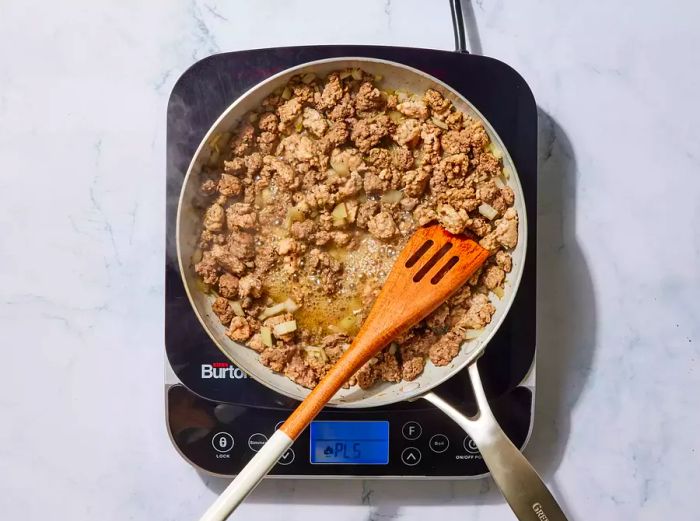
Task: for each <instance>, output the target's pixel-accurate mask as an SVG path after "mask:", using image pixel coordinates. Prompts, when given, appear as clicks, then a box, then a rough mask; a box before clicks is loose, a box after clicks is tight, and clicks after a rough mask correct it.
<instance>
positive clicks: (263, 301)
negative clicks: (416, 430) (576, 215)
mask: <svg viewBox="0 0 700 521" xmlns="http://www.w3.org/2000/svg"><path fill="white" fill-rule="evenodd" d="M227 140H228V143H226V142H224V143H217V147H218V149H219V150H222V153H221V158H220V160H219V162H218V163H217V165H216V166H215V167H214V166H209V167H207V168H206V169H205V170H204V171H203V172H202V174H201V178H200V181H199V182H200V183H201V184H200V185H199V190H198V197H200V198H201V199H202V201H201V202H200V204H199V207H201V208H202V224H201V231H200V237H199V246H200V248H201V250H200V252H199V253H198V256H199V258H198V259H197V260H196V262H195V261H194V260H193V264H194V270H195V272H196V273H197V275H198V277H199V278H200V279H201V281H202V283H203V284H204V285H205V286H206V287H208V288H209V289H210V290H211V291H212V293H214V294H215V298H214V299H213V300H212V305H211V309H212V312H213V313H214V314H215V315H216V316H217V317H218V319H219V320H220V322H221V323H222V325H223V326H224V327H225V333H226V335H227V336H228V337H229V338H231V340H232V341H234V342H237V343H239V344H244V345H245V346H247V347H248V348H250V349H253V350H254V351H256V352H258V353H259V354H260V355H259V358H260V362H261V363H262V364H264V365H265V366H267V367H269V368H270V369H271V370H273V371H276V372H279V373H282V374H284V375H286V376H287V377H288V378H290V379H292V380H293V381H295V382H297V383H298V384H299V385H302V386H304V387H309V388H312V387H314V386H315V385H316V384H317V383H318V381H319V380H320V379H321V378H322V377H323V375H324V374H325V373H326V372H327V371H328V369H329V368H330V367H331V366H332V364H334V363H335V362H336V361H337V360H338V359H339V358H340V357H341V356H342V354H343V353H344V352H345V350H346V349H347V348H348V347H349V345H350V343H351V342H352V338H353V336H354V334H355V333H356V332H357V330H358V328H359V325H360V324H361V322H362V320H363V319H364V317H365V316H366V314H367V312H368V310H369V308H370V307H371V304H372V302H373V300H374V298H375V297H376V295H377V293H378V291H379V288H380V287H381V284H382V281H383V280H384V278H385V277H386V274H387V273H388V270H389V269H390V268H391V265H392V263H393V259H394V258H395V256H396V254H397V253H398V252H399V251H400V249H401V247H402V246H403V244H404V243H405V241H406V240H407V238H408V237H409V236H410V235H411V234H412V233H413V232H414V231H415V229H416V228H417V227H418V226H422V225H425V224H428V223H431V222H438V223H440V224H441V225H442V226H444V227H445V228H446V229H447V230H449V231H450V232H452V233H467V234H471V235H472V236H473V237H474V238H475V240H478V241H479V242H480V244H481V245H482V246H484V247H485V248H487V249H488V250H489V251H490V252H491V254H492V255H491V257H490V258H489V260H488V261H487V262H486V264H485V265H484V266H483V268H482V269H480V270H479V271H478V272H477V273H476V274H475V275H474V276H473V277H472V278H471V279H470V281H469V282H468V284H467V285H465V286H464V287H463V288H461V289H460V290H459V291H458V292H457V294H455V295H454V296H453V297H451V298H450V299H449V300H448V301H447V302H446V303H445V304H443V305H442V306H440V307H439V308H438V309H437V310H436V311H435V312H433V313H432V314H431V315H430V316H429V317H427V318H426V319H424V320H423V321H422V322H421V323H419V324H418V325H416V326H415V327H413V328H412V329H411V330H410V331H408V332H407V333H405V334H404V335H402V336H401V337H400V338H398V339H397V340H396V341H395V342H393V343H392V344H391V345H390V346H389V347H387V348H386V349H384V350H383V351H382V352H381V353H379V354H378V355H377V356H375V357H374V358H372V359H371V360H369V361H368V362H367V363H366V364H365V365H364V366H363V367H362V368H361V369H360V370H359V371H358V372H357V374H356V375H355V376H354V377H353V379H352V380H351V382H350V385H355V384H356V385H358V386H360V387H361V388H363V389H366V388H369V387H371V386H373V385H375V384H377V383H378V382H399V381H401V380H406V381H410V380H414V379H416V378H417V377H418V376H420V374H421V373H422V372H423V370H424V368H425V364H426V363H433V364H434V365H436V366H444V365H447V364H449V363H450V362H451V361H452V360H453V359H454V358H455V357H456V356H457V355H458V354H459V351H460V348H461V345H462V343H463V342H464V338H465V331H466V330H471V329H481V328H483V327H485V326H486V325H487V324H488V323H489V322H490V321H491V317H492V316H493V313H494V312H495V307H494V305H493V303H492V301H491V299H492V298H495V297H494V294H496V295H498V294H499V293H500V292H502V290H503V287H504V284H505V283H506V282H505V281H506V278H507V274H508V273H510V272H511V271H512V269H513V261H512V257H511V253H510V251H511V250H512V249H513V248H514V247H515V246H516V244H517V241H518V215H517V212H516V211H515V209H514V208H513V204H514V199H515V195H514V192H513V190H512V189H511V188H510V187H508V186H507V179H506V177H505V176H504V172H503V166H502V163H501V160H500V156H499V155H496V154H494V152H493V150H492V148H491V142H490V139H489V135H488V133H487V132H486V130H485V128H484V126H483V124H482V123H481V122H480V121H478V120H477V119H475V118H474V117H472V116H470V115H467V114H464V113H462V112H460V111H458V110H457V109H456V108H455V107H454V106H453V105H452V103H451V101H450V100H449V99H447V98H446V97H445V96H443V95H442V94H441V93H440V92H439V91H438V90H434V89H429V90H427V91H426V92H425V93H423V94H422V95H421V96H416V95H412V94H410V93H406V92H399V91H390V90H384V89H383V88H382V86H381V82H380V81H377V80H376V79H375V78H374V77H372V76H371V75H369V74H367V73H365V72H363V71H360V70H352V71H336V72H333V73H331V74H329V75H328V76H327V77H325V78H321V77H317V76H315V75H313V74H310V75H309V74H307V75H303V76H296V77H293V78H292V79H291V80H290V81H289V83H288V84H287V85H286V86H284V87H283V88H280V89H278V90H277V91H275V92H274V93H273V94H271V95H269V96H268V97H267V98H265V99H264V100H263V102H262V104H261V106H260V108H259V109H258V110H255V111H253V112H251V113H249V114H247V115H246V116H245V117H244V119H243V123H241V124H240V125H239V126H238V128H236V129H235V130H234V132H233V133H232V135H231V137H230V138H227ZM224 156H226V157H224ZM241 348H242V347H241Z"/></svg>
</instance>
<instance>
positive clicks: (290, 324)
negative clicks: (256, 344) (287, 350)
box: [272, 320, 297, 337]
mask: <svg viewBox="0 0 700 521" xmlns="http://www.w3.org/2000/svg"><path fill="white" fill-rule="evenodd" d="M296 330H297V321H296V320H288V321H287V322H281V323H280V324H276V325H275V326H274V327H273V328H272V332H273V333H274V335H275V336H276V337H280V336H284V335H287V334H289V333H292V332H293V331H296Z"/></svg>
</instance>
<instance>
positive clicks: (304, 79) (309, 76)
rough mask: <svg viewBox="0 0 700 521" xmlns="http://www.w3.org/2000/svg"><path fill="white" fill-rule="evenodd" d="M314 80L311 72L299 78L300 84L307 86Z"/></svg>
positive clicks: (314, 77) (314, 76)
mask: <svg viewBox="0 0 700 521" xmlns="http://www.w3.org/2000/svg"><path fill="white" fill-rule="evenodd" d="M315 79H316V75H315V74H314V73H313V72H308V73H306V74H304V75H303V76H302V77H301V82H302V83H303V84H305V85H308V84H309V83H311V82H312V81H314V80H315Z"/></svg>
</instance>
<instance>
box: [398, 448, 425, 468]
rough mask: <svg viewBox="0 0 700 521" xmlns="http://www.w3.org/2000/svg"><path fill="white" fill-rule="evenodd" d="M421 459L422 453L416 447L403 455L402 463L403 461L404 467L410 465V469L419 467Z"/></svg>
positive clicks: (405, 451) (407, 449) (404, 451)
mask: <svg viewBox="0 0 700 521" xmlns="http://www.w3.org/2000/svg"><path fill="white" fill-rule="evenodd" d="M420 458H421V453H420V451H419V450H418V449H417V448H415V447H407V448H405V449H404V450H403V452H402V453H401V461H403V463H404V465H408V466H409V467H413V466H415V465H418V463H419V462H420Z"/></svg>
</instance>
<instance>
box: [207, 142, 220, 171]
mask: <svg viewBox="0 0 700 521" xmlns="http://www.w3.org/2000/svg"><path fill="white" fill-rule="evenodd" d="M218 161H219V148H218V147H217V146H214V147H213V148H212V149H211V154H209V166H215V165H216V163H217V162H218Z"/></svg>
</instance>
